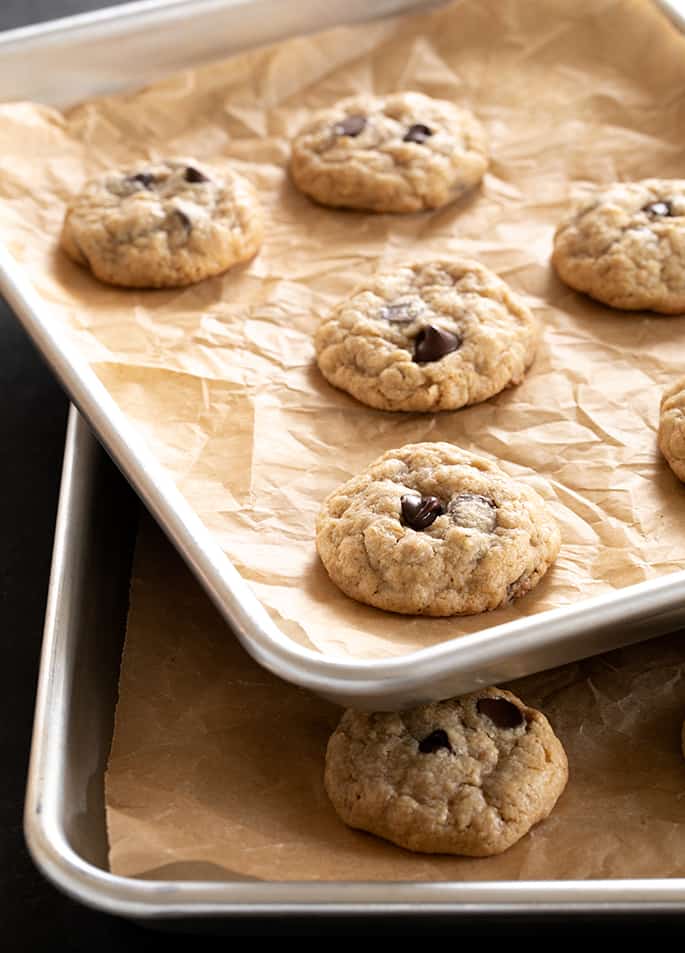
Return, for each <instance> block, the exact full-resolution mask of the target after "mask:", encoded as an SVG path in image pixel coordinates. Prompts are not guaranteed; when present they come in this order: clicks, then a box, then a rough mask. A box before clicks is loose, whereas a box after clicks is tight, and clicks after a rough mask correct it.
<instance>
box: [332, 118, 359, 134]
mask: <svg viewBox="0 0 685 953" xmlns="http://www.w3.org/2000/svg"><path fill="white" fill-rule="evenodd" d="M365 126H366V116H347V117H346V118H345V119H343V120H342V122H336V124H335V125H334V126H333V132H334V133H335V134H336V136H351V137H352V138H354V137H355V136H358V135H359V133H360V132H362V130H363V129H364V127H365Z"/></svg>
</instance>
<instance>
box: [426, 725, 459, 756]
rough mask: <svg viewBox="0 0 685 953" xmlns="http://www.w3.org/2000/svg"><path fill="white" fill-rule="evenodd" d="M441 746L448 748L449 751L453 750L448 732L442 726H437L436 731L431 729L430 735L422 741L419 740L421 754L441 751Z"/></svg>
mask: <svg viewBox="0 0 685 953" xmlns="http://www.w3.org/2000/svg"><path fill="white" fill-rule="evenodd" d="M441 748H447V750H448V751H451V750H452V745H451V744H450V739H449V738H448V737H447V732H446V731H443V729H442V728H436V729H435V731H431V733H430V734H429V735H426V737H425V738H424V739H423V740H422V741H419V751H420V752H421V754H433V753H434V752H435V751H440V749H441Z"/></svg>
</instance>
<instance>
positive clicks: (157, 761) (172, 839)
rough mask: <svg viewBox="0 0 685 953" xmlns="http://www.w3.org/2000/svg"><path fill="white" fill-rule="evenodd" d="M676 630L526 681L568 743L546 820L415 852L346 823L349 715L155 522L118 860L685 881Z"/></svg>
mask: <svg viewBox="0 0 685 953" xmlns="http://www.w3.org/2000/svg"><path fill="white" fill-rule="evenodd" d="M682 639H683V633H676V634H674V635H669V636H666V637H662V638H660V639H654V640H652V641H650V642H646V643H643V644H642V645H636V646H631V647H630V648H625V649H621V650H618V651H615V652H612V653H610V654H607V655H601V656H597V657H595V658H593V659H589V660H587V661H583V662H579V663H575V664H573V665H567V666H564V667H563V668H559V669H555V670H552V671H549V672H545V673H540V674H538V675H533V676H529V677H527V678H525V679H520V680H518V681H517V682H512V683H510V684H509V685H508V686H507V687H509V688H511V689H512V691H514V692H516V693H517V694H519V695H520V696H521V697H522V698H523V699H524V700H525V701H526V702H527V703H528V704H530V705H533V706H535V707H539V708H541V709H542V710H543V711H544V712H545V713H546V714H547V716H548V717H549V719H550V721H551V723H552V725H553V727H554V729H555V731H556V732H557V734H558V735H559V737H560V738H561V740H562V742H563V744H564V746H565V748H566V751H567V754H568V757H569V773H570V780H569V784H568V786H567V788H566V791H565V792H564V794H562V796H561V799H560V800H559V802H558V804H557V806H556V808H555V810H554V812H553V814H552V815H551V817H550V818H548V819H547V820H546V821H544V822H543V823H542V824H540V825H538V826H537V827H535V828H534V829H533V830H532V831H531V833H530V834H528V835H527V836H526V837H525V838H523V840H521V841H520V842H519V843H518V844H517V845H515V846H514V847H512V848H511V849H510V850H508V851H506V852H505V853H504V854H502V855H500V856H498V857H490V858H483V859H471V858H454V857H439V856H435V855H420V854H411V853H410V852H409V851H405V850H402V849H401V848H399V847H394V846H393V845H391V844H388V843H385V842H384V841H381V840H380V839H378V838H375V837H372V836H371V835H368V834H364V833H361V832H359V831H352V830H350V829H348V828H347V827H345V825H344V824H343V823H342V822H341V821H339V820H338V819H337V817H336V815H335V812H334V811H333V808H332V807H331V805H330V803H329V801H328V798H327V796H326V794H325V791H324V788H323V763H324V752H325V748H326V742H327V740H328V736H329V734H330V733H331V731H332V730H333V729H334V727H335V725H336V724H337V721H338V718H339V717H340V709H338V708H336V707H335V706H333V705H331V704H329V703H327V702H325V701H323V700H322V699H320V698H317V697H316V696H314V695H312V694H310V693H308V692H306V691H304V690H302V689H298V688H295V687H294V686H292V685H289V684H287V683H286V682H283V681H280V680H279V679H277V678H276V677H275V676H273V675H271V674H269V673H268V672H266V671H264V670H263V669H262V668H260V667H259V666H258V665H257V664H256V663H255V662H254V661H253V660H252V659H251V658H250V657H249V656H248V655H247V654H246V653H245V652H244V651H243V650H242V649H241V648H240V646H239V644H238V643H237V641H236V640H234V639H230V638H226V630H225V626H224V623H223V621H222V619H221V618H220V616H219V615H218V613H217V612H216V610H215V609H214V608H213V607H212V606H211V604H210V603H209V600H208V599H207V597H206V596H205V595H204V594H203V592H202V591H201V590H200V588H199V586H198V584H197V583H196V582H195V581H194V580H193V578H192V577H191V576H190V573H189V572H188V570H187V569H186V568H185V567H184V565H183V563H182V562H181V560H180V558H179V557H178V556H177V555H176V553H175V552H174V551H173V549H172V548H171V546H170V544H169V543H168V542H167V541H166V540H165V538H164V537H163V536H162V534H161V532H160V531H159V530H158V529H157V527H156V526H155V525H154V524H153V523H152V521H151V520H149V519H147V520H146V521H145V522H144V523H143V527H142V530H141V534H140V536H139V541H138V547H137V553H136V559H135V566H134V574H133V583H132V593H131V607H130V615H129V623H128V631H127V638H126V645H125V649H124V657H123V663H122V669H121V679H120V685H119V704H118V707H117V715H116V725H115V733H114V741H113V746H112V753H111V757H110V762H109V768H108V772H107V776H106V803H107V824H108V832H109V839H110V866H111V869H112V871H113V872H114V873H116V874H122V875H124V876H131V877H141V876H144V877H150V878H153V879H161V880H164V879H172V880H174V879H185V880H226V879H230V880H235V879H237V880H240V879H246V878H247V879H249V878H259V879H269V880H289V881H291V880H356V881H364V880H388V881H398V880H416V881H431V880H433V881H446V880H457V881H461V880H464V881H466V880H471V881H473V880H537V879H541V880H547V879H549V880H560V879H561V880H565V879H581V880H584V879H591V878H620V877H631V878H632V877H677V876H682V875H684V874H685V823H684V822H685V760H683V756H682V754H681V749H680V728H681V724H682V720H683V717H684V716H685V664H684V662H683V648H682Z"/></svg>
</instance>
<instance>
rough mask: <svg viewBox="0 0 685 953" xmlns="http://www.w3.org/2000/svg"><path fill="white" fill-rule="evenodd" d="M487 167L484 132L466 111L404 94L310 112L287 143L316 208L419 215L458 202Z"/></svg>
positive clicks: (299, 182) (304, 189) (296, 175)
mask: <svg viewBox="0 0 685 953" xmlns="http://www.w3.org/2000/svg"><path fill="white" fill-rule="evenodd" d="M487 164H488V158H487V146H486V139H485V134H484V132H483V129H482V127H481V125H480V123H479V122H478V121H477V120H476V119H475V117H474V116H473V115H472V114H471V113H470V112H469V111H468V110H467V109H463V108H460V107H459V106H455V105H454V104H453V103H450V102H447V101H445V100H442V99H432V98H431V97H430V96H424V95H423V94H422V93H414V92H405V93H393V94H391V95H389V96H369V95H362V96H354V97H352V98H350V99H344V100H342V101H341V102H339V103H337V104H336V105H335V106H333V107H331V108H328V109H322V110H321V111H320V112H317V113H316V115H314V116H312V118H311V120H310V121H309V122H308V123H307V124H306V125H305V127H304V128H303V129H302V130H301V131H300V133H299V134H298V136H297V137H296V138H295V140H294V141H293V144H292V161H291V173H292V177H293V181H294V182H295V184H296V185H297V187H298V188H299V189H300V190H301V191H302V192H304V193H305V194H306V195H309V196H311V198H313V199H316V201H317V202H321V203H322V204H323V205H332V206H338V207H342V208H356V209H366V210H368V211H372V212H418V211H421V210H422V209H431V208H439V207H440V206H442V205H446V204H447V203H448V202H452V201H453V200H454V199H456V198H458V197H459V196H460V195H461V194H462V193H463V192H465V191H466V190H467V189H470V188H472V187H473V186H474V185H476V184H477V183H478V182H480V180H481V179H482V177H483V174H484V173H485V170H486V168H487Z"/></svg>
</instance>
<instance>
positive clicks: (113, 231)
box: [60, 159, 263, 288]
mask: <svg viewBox="0 0 685 953" xmlns="http://www.w3.org/2000/svg"><path fill="white" fill-rule="evenodd" d="M262 234H263V221H262V212H261V209H260V206H259V203H258V201H257V196H256V194H255V191H254V189H253V188H252V186H251V184H250V183H249V182H247V181H246V180H245V179H243V178H242V177H241V176H239V175H237V174H236V173H235V172H233V171H232V170H231V169H229V168H226V167H222V168H221V169H218V168H214V167H212V168H210V167H208V166H205V165H201V164H200V163H198V162H197V161H196V160H194V159H177V160H168V161H164V162H145V161H141V162H139V163H138V164H137V165H135V166H131V167H128V168H126V169H120V170H115V171H110V172H106V173H105V174H104V175H100V176H98V177H97V178H95V179H92V180H91V181H90V182H88V183H87V184H86V186H85V187H84V189H83V191H82V192H81V193H80V194H79V195H78V196H77V197H76V198H75V199H74V200H73V201H72V202H71V204H70V205H69V207H68V209H67V212H66V215H65V219H64V225H63V228H62V235H61V238H60V243H61V246H62V248H63V249H64V251H65V252H66V253H67V254H68V255H69V257H70V258H72V259H73V260H74V261H76V262H78V264H80V265H85V266H87V267H89V268H90V269H91V271H92V272H93V274H94V275H95V276H96V277H97V278H99V279H100V280H101V281H105V282H107V283H109V284H114V285H123V286H125V287H132V288H162V287H180V286H183V285H188V284H192V283H193V282H195V281H200V280H202V279H203V278H207V277H209V276H211V275H217V274H220V273H221V272H223V271H225V270H226V269H227V268H230V267H231V266H232V265H235V264H236V263H238V262H240V261H244V260H246V259H248V258H251V257H252V256H253V255H254V254H255V252H256V251H257V249H258V248H259V246H260V244H261V241H262Z"/></svg>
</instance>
